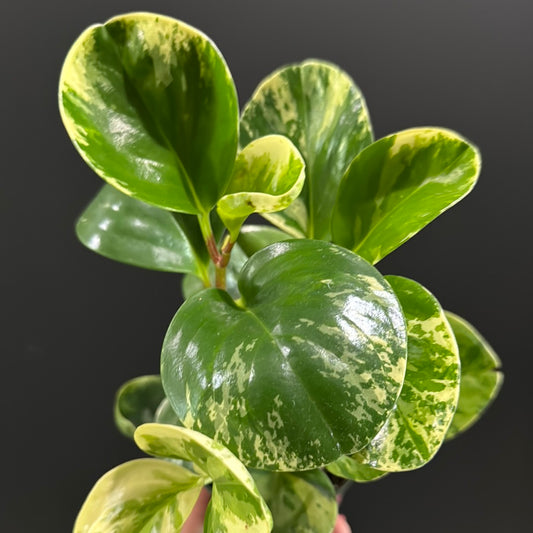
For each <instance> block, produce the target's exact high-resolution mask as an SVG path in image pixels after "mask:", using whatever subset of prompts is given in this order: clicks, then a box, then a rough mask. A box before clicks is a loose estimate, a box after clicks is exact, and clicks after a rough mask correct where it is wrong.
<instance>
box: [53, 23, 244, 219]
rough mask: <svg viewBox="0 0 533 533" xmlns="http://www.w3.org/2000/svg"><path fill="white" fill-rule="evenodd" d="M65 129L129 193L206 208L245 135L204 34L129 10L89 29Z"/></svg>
mask: <svg viewBox="0 0 533 533" xmlns="http://www.w3.org/2000/svg"><path fill="white" fill-rule="evenodd" d="M59 107H60V111H61V116H62V119H63V123H64V125H65V128H66V129H67V132H68V134H69V135H70V137H71V139H72V141H73V143H74V145H75V147H76V148H77V150H78V151H79V153H80V155H81V156H82V157H83V159H84V160H85V161H86V162H87V163H88V164H89V166H90V167H91V168H92V169H93V170H94V171H95V172H96V173H97V174H98V175H99V176H100V177H101V178H103V179H104V180H106V181H107V182H108V183H110V184H111V185H113V186H114V187H116V188H117V189H119V190H121V191H122V192H124V193H126V194H128V195H129V196H133V197H134V198H138V199H139V200H143V201H145V202H147V203H149V204H153V205H157V206H159V207H163V208H166V209H170V210H173V211H179V212H183V213H192V214H198V213H202V212H206V211H208V210H209V209H210V208H212V207H213V206H214V205H215V203H216V202H217V200H218V199H219V198H220V197H221V196H222V194H223V192H224V190H225V188H226V186H227V184H228V180H229V178H230V175H231V169H232V167H233V162H234V160H235V155H236V150H237V142H238V138H237V137H238V104H237V95H236V92H235V86H234V84H233V80H232V78H231V74H230V72H229V70H228V67H227V65H226V63H225V61H224V59H223V58H222V56H221V55H220V52H219V51H218V50H217V48H216V47H215V45H214V44H213V43H212V42H211V41H210V40H209V38H207V37H206V36H205V35H204V34H203V33H201V32H199V31H198V30H196V29H194V28H192V27H191V26H188V25H187V24H184V23H183V22H180V21H177V20H175V19H172V18H169V17H164V16H161V15H154V14H151V13H130V14H127V15H121V16H118V17H115V18H112V19H110V20H109V21H107V22H106V23H105V24H103V25H102V24H98V25H95V26H91V27H90V28H88V29H87V30H85V31H84V32H83V33H82V35H81V36H80V37H79V38H78V40H77V41H76V42H75V43H74V45H73V46H72V48H71V49H70V51H69V53H68V55H67V58H66V60H65V63H64V65H63V69H62V72H61V79H60V84H59Z"/></svg>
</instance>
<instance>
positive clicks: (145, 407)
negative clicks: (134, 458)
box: [113, 376, 165, 437]
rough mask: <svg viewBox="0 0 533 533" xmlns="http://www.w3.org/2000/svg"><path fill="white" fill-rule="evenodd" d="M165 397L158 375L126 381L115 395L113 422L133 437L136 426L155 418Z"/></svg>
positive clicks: (128, 435)
mask: <svg viewBox="0 0 533 533" xmlns="http://www.w3.org/2000/svg"><path fill="white" fill-rule="evenodd" d="M164 398H165V391H164V390H163V386H162V385H161V378H160V376H140V377H138V378H134V379H131V380H130V381H127V382H126V383H124V385H122V387H120V389H119V390H118V391H117V394H116V396H115V405H114V407H113V413H114V417H115V424H116V426H117V428H118V429H119V430H120V432H121V433H123V434H124V435H126V437H133V433H134V432H135V429H136V428H137V426H140V425H141V424H144V423H146V422H153V421H154V420H155V413H156V411H157V408H158V407H159V405H160V404H161V402H162V401H163V400H164Z"/></svg>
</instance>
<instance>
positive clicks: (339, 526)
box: [181, 489, 352, 533]
mask: <svg viewBox="0 0 533 533" xmlns="http://www.w3.org/2000/svg"><path fill="white" fill-rule="evenodd" d="M210 496H211V495H210V494H209V491H207V490H206V489H202V492H201V493H200V497H199V498H198V501H197V502H196V505H195V506H194V509H193V510H192V513H191V514H190V516H189V518H187V520H186V521H185V524H183V528H182V530H181V532H182V533H203V530H204V516H205V510H206V509H207V504H208V503H209V498H210ZM339 504H340V501H339ZM333 533H352V530H351V529H350V526H349V525H348V522H347V521H346V517H345V516H344V515H341V514H340V515H338V516H337V523H336V524H335V529H334V530H333Z"/></svg>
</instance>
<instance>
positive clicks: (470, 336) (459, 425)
mask: <svg viewBox="0 0 533 533" xmlns="http://www.w3.org/2000/svg"><path fill="white" fill-rule="evenodd" d="M446 318H447V319H448V321H449V322H450V325H451V327H452V329H453V332H454V334H455V338H456V340H457V344H458V346H459V355H460V357H461V388H460V392H459V404H458V405H457V410H456V411H455V416H454V417H453V420H452V424H451V426H450V429H449V430H448V434H447V435H446V438H448V439H450V438H452V437H454V436H456V435H457V434H459V433H462V432H463V431H466V430H467V429H468V428H470V426H472V425H473V424H474V423H475V422H476V421H477V420H478V419H479V417H480V416H481V415H482V414H483V412H484V411H485V409H487V407H488V406H489V405H490V404H491V403H492V401H493V400H494V398H496V396H497V394H498V392H499V390H500V387H501V386H502V383H503V374H502V372H500V371H499V368H500V365H501V362H500V359H499V358H498V356H497V355H496V353H495V352H494V350H493V349H492V348H491V347H490V345H489V343H488V342H487V341H486V340H485V339H484V338H483V337H482V335H481V334H480V333H479V332H478V331H477V330H476V329H475V328H474V327H473V326H472V325H471V324H469V323H468V322H467V321H466V320H464V319H463V318H461V317H459V316H457V315H454V314H453V313H450V312H449V311H446Z"/></svg>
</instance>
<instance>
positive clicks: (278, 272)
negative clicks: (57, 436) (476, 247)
mask: <svg viewBox="0 0 533 533" xmlns="http://www.w3.org/2000/svg"><path fill="white" fill-rule="evenodd" d="M239 290H240V294H241V300H240V303H239V305H237V304H236V303H235V302H234V301H233V300H232V299H231V298H230V297H229V295H228V294H227V293H226V292H224V291H220V290H217V289H206V290H204V291H202V292H200V293H198V294H196V295H195V296H192V297H191V298H189V299H188V300H187V301H186V302H185V304H184V305H183V306H182V307H181V308H180V309H179V310H178V312H177V314H176V316H175V317H174V319H173V320H172V323H171V324H170V327H169V329H168V331H167V335H166V337H165V340H164V343H163V350H162V355H161V374H162V379H163V387H164V389H165V392H166V394H167V397H168V398H169V401H170V403H171V404H172V407H173V408H174V410H175V411H176V413H177V414H178V417H179V418H180V420H181V421H182V422H183V425H184V426H186V427H190V428H193V429H196V430H198V431H202V432H203V433H205V434H206V435H209V436H210V437H212V438H214V439H215V440H217V441H219V442H222V443H223V444H224V445H225V446H227V447H228V448H229V449H230V450H231V451H233V453H235V454H236V455H237V456H238V457H239V458H240V459H241V460H242V461H243V462H244V463H245V464H246V465H247V466H253V467H256V468H261V469H269V470H270V469H272V470H306V469H312V468H317V467H320V466H323V465H326V464H329V463H331V462H332V461H334V460H335V459H337V458H338V457H340V456H341V455H346V454H349V453H353V452H354V451H357V450H359V449H361V448H363V447H364V446H366V445H367V444H368V443H369V442H370V440H371V439H372V438H373V437H374V435H375V434H376V433H377V432H378V430H379V428H380V427H381V426H382V425H383V423H384V422H385V420H386V418H387V417H388V415H389V413H390V411H391V409H392V408H393V406H394V403H395V401H396V399H397V397H398V394H399V392H400V388H401V385H402V383H403V376H404V373H405V357H406V332H405V323H404V318H403V314H402V312H401V308H400V305H399V302H398V300H397V298H396V296H395V295H394V292H393V291H392V289H391V288H390V286H389V284H388V283H387V282H386V281H385V280H384V279H383V277H382V276H381V275H380V274H379V272H377V270H376V269H374V268H373V267H372V266H371V265H369V264H368V263H367V262H366V261H364V260H363V259H361V258H360V257H358V256H356V255H355V254H353V253H351V252H349V251H348V250H345V249H343V248H340V247H338V246H334V245H331V244H328V243H326V242H323V241H310V240H304V239H301V240H296V241H288V242H283V243H277V244H273V245H271V246H269V247H267V248H265V249H263V250H261V251H260V252H258V253H256V254H255V255H254V256H253V257H252V258H251V259H250V260H249V261H248V262H247V263H246V265H245V267H244V268H243V270H242V271H241V274H240V278H239Z"/></svg>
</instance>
